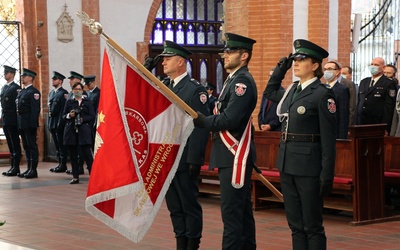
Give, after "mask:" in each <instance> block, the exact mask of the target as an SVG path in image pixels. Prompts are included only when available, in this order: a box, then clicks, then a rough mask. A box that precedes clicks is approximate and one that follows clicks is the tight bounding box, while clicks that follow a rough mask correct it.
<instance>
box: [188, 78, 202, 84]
mask: <svg viewBox="0 0 400 250" xmlns="http://www.w3.org/2000/svg"><path fill="white" fill-rule="evenodd" d="M190 81H191V82H193V83H195V84H196V85H200V83H199V81H197V80H196V79H194V78H190Z"/></svg>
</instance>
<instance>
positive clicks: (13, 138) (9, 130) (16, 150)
mask: <svg viewBox="0 0 400 250" xmlns="http://www.w3.org/2000/svg"><path fill="white" fill-rule="evenodd" d="M3 132H4V134H5V136H6V140H7V145H8V150H10V153H11V158H12V159H13V160H17V161H18V162H19V160H20V159H21V144H20V142H19V133H18V127H17V126H9V125H5V126H4V127H3Z"/></svg>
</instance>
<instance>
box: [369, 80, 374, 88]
mask: <svg viewBox="0 0 400 250" xmlns="http://www.w3.org/2000/svg"><path fill="white" fill-rule="evenodd" d="M374 84H375V81H374V80H372V81H371V83H370V84H369V87H370V88H371V87H372V86H374Z"/></svg>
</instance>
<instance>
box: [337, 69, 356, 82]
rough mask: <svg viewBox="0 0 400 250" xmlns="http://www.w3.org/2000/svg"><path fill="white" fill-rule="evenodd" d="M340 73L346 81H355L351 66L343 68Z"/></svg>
mask: <svg viewBox="0 0 400 250" xmlns="http://www.w3.org/2000/svg"><path fill="white" fill-rule="evenodd" d="M340 73H341V74H342V77H343V78H344V79H347V80H349V81H353V69H352V68H351V67H350V66H343V67H342V69H341V70H340Z"/></svg>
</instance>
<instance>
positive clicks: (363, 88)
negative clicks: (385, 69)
mask: <svg viewBox="0 0 400 250" xmlns="http://www.w3.org/2000/svg"><path fill="white" fill-rule="evenodd" d="M370 83H371V77H367V78H364V79H363V80H361V82H360V87H359V90H358V103H357V124H378V123H386V124H387V131H388V132H390V127H391V125H392V118H393V111H394V106H395V103H396V84H395V82H394V81H393V80H390V79H389V78H387V77H386V76H384V75H382V76H381V78H380V79H379V80H378V81H377V82H376V83H375V84H374V86H373V87H371V88H370V87H369V85H370Z"/></svg>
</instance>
